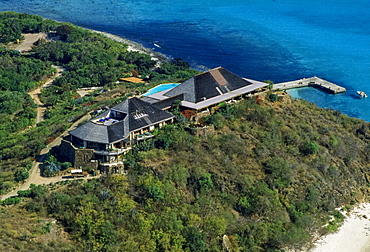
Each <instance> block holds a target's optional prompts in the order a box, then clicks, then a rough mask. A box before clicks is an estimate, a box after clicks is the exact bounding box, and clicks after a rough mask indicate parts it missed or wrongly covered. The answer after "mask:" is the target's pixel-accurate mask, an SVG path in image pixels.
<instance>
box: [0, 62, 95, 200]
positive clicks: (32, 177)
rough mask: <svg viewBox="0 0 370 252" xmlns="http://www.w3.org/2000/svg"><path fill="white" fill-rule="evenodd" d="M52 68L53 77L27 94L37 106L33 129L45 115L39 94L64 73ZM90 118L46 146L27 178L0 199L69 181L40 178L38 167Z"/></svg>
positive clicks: (62, 69)
mask: <svg viewBox="0 0 370 252" xmlns="http://www.w3.org/2000/svg"><path fill="white" fill-rule="evenodd" d="M53 67H54V68H56V69H57V72H56V74H55V75H54V76H52V77H51V78H50V79H49V80H48V81H46V82H45V84H44V85H42V86H41V87H39V88H37V89H35V90H33V91H31V92H29V93H28V94H29V95H30V96H31V97H32V99H33V100H34V101H35V103H36V104H37V105H38V108H37V117H36V123H35V125H34V126H33V127H35V126H36V124H37V123H39V122H42V121H43V120H44V113H45V110H46V107H45V106H44V104H43V103H42V102H41V101H40V98H39V96H40V94H41V90H42V89H43V88H47V87H49V86H50V85H52V83H53V80H55V79H56V78H57V77H59V76H60V75H61V74H62V73H63V71H64V68H62V67H60V66H53ZM90 117H91V116H90V114H87V115H85V116H83V117H82V118H80V119H79V120H77V121H76V122H74V123H73V124H72V125H71V127H70V128H69V129H68V130H66V131H65V132H63V134H61V135H60V136H59V137H57V138H56V139H55V140H54V141H53V142H51V143H50V144H48V145H47V146H46V148H44V149H42V150H41V152H40V155H39V156H38V157H37V158H36V160H35V161H34V162H33V165H32V168H31V169H30V171H29V178H28V179H27V180H26V181H25V182H24V183H23V184H22V185H21V186H19V187H18V188H16V189H14V190H13V191H11V192H9V193H7V194H5V195H2V196H1V199H2V200H4V199H6V198H9V197H12V196H16V195H17V192H18V191H19V190H27V189H28V188H29V187H30V185H31V184H35V185H42V184H50V183H55V182H59V181H62V180H67V179H71V178H69V177H65V176H56V177H50V178H48V177H42V176H41V169H40V165H42V164H43V162H44V161H45V159H46V157H47V155H46V154H47V153H48V152H49V151H50V149H51V148H53V147H54V146H57V145H60V143H61V140H62V138H63V137H64V136H66V135H67V134H68V132H69V131H71V130H73V129H75V128H76V127H77V126H78V125H79V123H80V122H82V121H84V120H86V119H90ZM95 177H98V176H95ZM88 178H91V177H86V178H84V179H88Z"/></svg>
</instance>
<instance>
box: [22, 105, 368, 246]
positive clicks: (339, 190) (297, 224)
mask: <svg viewBox="0 0 370 252" xmlns="http://www.w3.org/2000/svg"><path fill="white" fill-rule="evenodd" d="M218 113H219V114H222V116H221V117H220V116H216V117H217V118H218V119H217V120H218V121H217V120H215V119H214V118H213V119H209V120H208V121H212V120H213V122H214V124H215V125H217V127H216V128H217V129H216V130H211V131H209V132H207V133H206V134H201V135H199V136H195V135H192V134H190V133H188V132H186V131H184V130H183V127H180V126H176V127H170V128H169V129H167V130H166V131H165V132H160V136H159V137H157V141H156V142H155V143H154V144H156V145H157V146H165V145H161V143H163V141H169V142H170V145H169V146H170V147H169V148H168V149H163V148H159V149H158V148H154V149H151V150H149V151H141V152H137V153H136V152H135V153H134V155H133V156H128V157H127V158H128V162H127V165H128V166H129V167H130V170H129V175H128V177H127V179H126V178H125V177H124V176H123V177H121V176H114V177H112V178H107V179H104V178H102V179H100V180H99V181H91V182H89V183H82V182H81V183H79V182H77V181H76V182H73V183H72V184H70V185H69V186H68V187H66V188H60V189H57V191H56V192H57V193H51V194H48V195H46V196H43V197H38V198H37V197H36V198H34V199H32V200H31V201H30V202H28V203H27V204H26V208H27V209H29V210H30V211H34V212H37V213H38V214H39V215H40V216H43V217H44V218H50V217H54V218H56V219H58V220H59V221H60V223H62V224H63V225H64V227H65V229H66V230H67V231H68V232H69V233H70V234H71V235H72V237H73V238H72V239H74V240H76V241H78V243H77V244H78V248H79V249H80V250H86V249H90V250H96V251H100V250H103V251H137V250H138V249H139V250H140V251H221V250H222V236H223V235H224V234H226V235H228V237H229V239H230V242H231V244H232V246H233V248H234V250H236V251H261V250H262V251H278V249H281V248H300V247H302V246H304V245H305V244H306V243H307V242H309V241H310V237H311V236H312V235H315V234H317V233H320V234H322V233H326V232H332V231H334V230H335V229H336V228H337V227H338V224H339V223H340V222H341V221H342V219H343V216H342V215H341V214H340V213H339V212H338V211H336V210H335V208H337V207H339V206H344V205H346V206H348V207H350V205H351V204H355V203H356V202H359V201H363V200H366V199H367V194H368V190H369V187H368V180H367V173H368V169H369V166H368V164H367V163H368V150H369V139H368V134H367V131H368V126H369V125H368V124H367V123H365V122H364V121H362V120H359V119H354V118H349V117H348V116H346V115H342V114H340V113H339V112H337V111H331V110H324V109H321V108H318V107H316V106H315V105H313V104H309V103H307V102H305V101H294V102H291V101H290V100H289V99H286V100H285V102H275V103H271V102H268V101H267V100H264V101H263V104H262V105H258V104H256V103H254V101H253V100H251V101H245V102H240V103H238V104H236V105H232V106H226V107H225V106H221V108H220V109H219V110H218ZM169 132H170V133H169ZM166 137H167V138H166ZM164 139H167V140H164ZM168 139H170V140H168ZM159 140H160V141H159ZM307 143H309V144H307ZM148 146H149V147H148ZM148 146H147V147H141V148H142V149H145V148H147V149H150V144H149V145H148ZM312 146H314V147H313V148H312ZM316 147H318V149H316ZM332 217H333V219H332V220H331V218H332ZM326 224H327V225H326ZM324 225H326V227H323V226H324ZM112 237H113V238H112Z"/></svg>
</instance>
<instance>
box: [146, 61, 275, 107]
mask: <svg viewBox="0 0 370 252" xmlns="http://www.w3.org/2000/svg"><path fill="white" fill-rule="evenodd" d="M266 86H268V84H267V83H264V82H260V81H255V80H250V79H246V78H242V77H239V76H237V75H236V74H233V73H232V72H230V71H228V70H226V69H224V68H222V67H218V68H214V69H211V70H209V71H207V72H204V73H201V74H198V75H196V76H194V77H192V78H190V79H189V80H186V81H185V82H183V83H181V84H180V85H178V86H177V87H174V88H172V89H170V90H165V91H162V92H158V93H155V94H152V95H149V96H146V97H144V98H142V99H143V100H144V101H147V102H149V103H151V104H153V105H155V106H157V107H159V108H162V109H166V108H168V107H169V104H171V102H172V101H173V100H176V99H177V100H180V101H181V107H182V108H183V109H190V110H195V111H196V112H200V111H202V110H205V109H207V108H209V107H211V106H214V105H217V104H219V103H220V102H224V101H230V100H235V99H238V98H243V97H244V96H250V95H253V94H254V93H257V92H260V91H261V90H263V88H265V87H266Z"/></svg>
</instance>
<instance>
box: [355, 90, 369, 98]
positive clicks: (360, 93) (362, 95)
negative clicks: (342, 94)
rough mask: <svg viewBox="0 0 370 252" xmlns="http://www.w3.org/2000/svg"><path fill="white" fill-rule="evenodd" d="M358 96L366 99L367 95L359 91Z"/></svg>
mask: <svg viewBox="0 0 370 252" xmlns="http://www.w3.org/2000/svg"><path fill="white" fill-rule="evenodd" d="M357 94H358V95H359V96H361V97H362V98H366V97H367V94H366V93H365V92H364V91H357Z"/></svg>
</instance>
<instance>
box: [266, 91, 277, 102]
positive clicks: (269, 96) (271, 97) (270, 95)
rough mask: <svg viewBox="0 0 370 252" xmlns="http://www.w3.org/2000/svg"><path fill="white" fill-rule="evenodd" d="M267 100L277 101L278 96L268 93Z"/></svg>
mask: <svg viewBox="0 0 370 252" xmlns="http://www.w3.org/2000/svg"><path fill="white" fill-rule="evenodd" d="M267 99H268V100H269V101H270V102H276V101H277V100H278V99H279V96H278V95H277V94H274V93H270V94H269V95H268V96H267Z"/></svg>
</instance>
